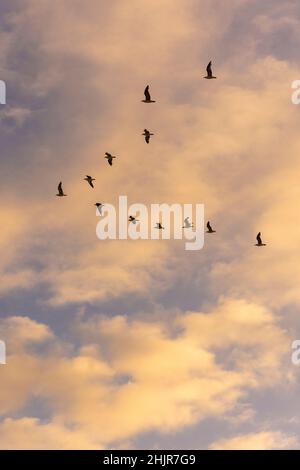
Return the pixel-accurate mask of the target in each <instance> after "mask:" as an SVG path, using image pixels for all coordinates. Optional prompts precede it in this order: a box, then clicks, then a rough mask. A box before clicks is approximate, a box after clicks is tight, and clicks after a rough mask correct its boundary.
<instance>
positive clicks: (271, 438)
mask: <svg viewBox="0 0 300 470" xmlns="http://www.w3.org/2000/svg"><path fill="white" fill-rule="evenodd" d="M298 446H299V442H298V439H297V438H296V437H295V436H289V435H285V434H283V433H282V432H279V431H277V432H276V431H273V432H272V431H260V432H257V433H249V434H245V435H240V436H236V437H233V438H230V439H222V440H221V441H219V442H216V443H215V444H213V445H212V446H211V447H210V448H211V449H212V450H280V449H295V448H297V447H298Z"/></svg>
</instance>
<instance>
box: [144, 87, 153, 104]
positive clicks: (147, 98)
mask: <svg viewBox="0 0 300 470" xmlns="http://www.w3.org/2000/svg"><path fill="white" fill-rule="evenodd" d="M144 95H145V98H146V100H147V101H151V95H150V93H149V85H147V86H146V88H145V91H144Z"/></svg>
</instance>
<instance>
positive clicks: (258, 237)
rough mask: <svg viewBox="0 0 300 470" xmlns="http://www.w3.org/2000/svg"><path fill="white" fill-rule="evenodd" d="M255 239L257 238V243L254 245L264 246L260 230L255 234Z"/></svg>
mask: <svg viewBox="0 0 300 470" xmlns="http://www.w3.org/2000/svg"><path fill="white" fill-rule="evenodd" d="M256 240H257V243H256V245H255V246H266V244H265V243H263V242H262V240H261V233H260V232H259V233H258V234H257V236H256Z"/></svg>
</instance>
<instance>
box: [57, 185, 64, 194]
mask: <svg viewBox="0 0 300 470" xmlns="http://www.w3.org/2000/svg"><path fill="white" fill-rule="evenodd" d="M63 193H64V192H63V189H62V182H60V183H59V185H58V194H63Z"/></svg>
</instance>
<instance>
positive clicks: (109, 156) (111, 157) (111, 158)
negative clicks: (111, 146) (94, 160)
mask: <svg viewBox="0 0 300 470" xmlns="http://www.w3.org/2000/svg"><path fill="white" fill-rule="evenodd" d="M104 158H107V161H108V163H109V165H110V166H112V164H113V159H114V158H117V157H115V156H114V155H112V154H111V153H108V152H105V157H104Z"/></svg>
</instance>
